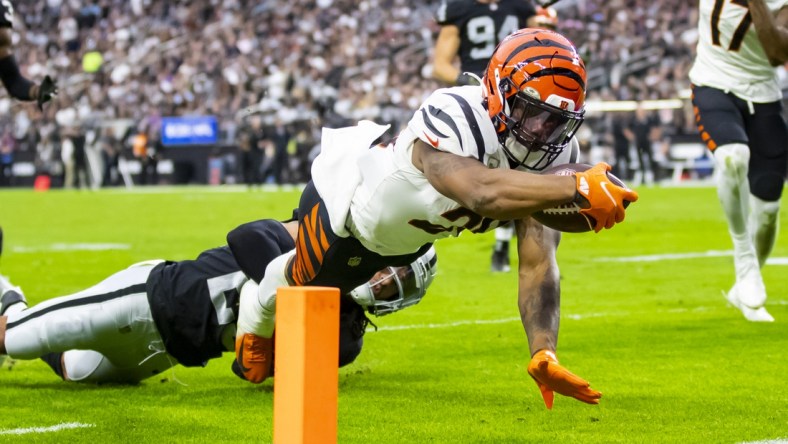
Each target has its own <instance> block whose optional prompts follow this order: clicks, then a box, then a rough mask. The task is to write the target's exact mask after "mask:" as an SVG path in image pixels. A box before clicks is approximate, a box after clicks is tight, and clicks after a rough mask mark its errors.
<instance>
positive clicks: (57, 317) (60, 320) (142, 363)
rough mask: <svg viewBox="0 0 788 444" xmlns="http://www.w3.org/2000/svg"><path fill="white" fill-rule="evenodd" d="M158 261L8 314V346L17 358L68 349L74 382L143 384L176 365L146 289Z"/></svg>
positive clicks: (67, 366)
mask: <svg viewBox="0 0 788 444" xmlns="http://www.w3.org/2000/svg"><path fill="white" fill-rule="evenodd" d="M153 267H154V264H145V265H138V266H132V267H130V268H127V269H125V270H122V271H120V272H118V273H115V274H113V275H112V276H110V277H108V278H107V279H105V280H104V281H102V282H100V283H99V284H97V285H95V286H93V287H91V288H88V289H87V290H83V291H80V292H78V293H75V294H73V295H70V296H63V297H58V298H54V299H50V300H47V301H44V302H42V303H40V304H37V305H35V306H33V307H30V308H28V309H27V310H24V311H22V312H19V313H16V314H12V315H10V316H9V317H8V324H7V330H6V339H5V346H6V350H7V352H8V355H9V356H11V357H13V358H17V359H37V358H39V357H41V356H43V355H45V354H48V353H53V352H54V353H58V352H65V353H64V357H63V364H64V370H65V373H66V375H67V377H68V380H71V381H83V382H111V381H112V382H138V381H141V380H143V379H145V378H148V377H150V376H153V375H155V374H157V373H160V372H162V371H164V370H166V369H168V368H170V367H172V366H174V365H175V364H177V361H176V360H175V358H173V357H172V356H170V355H169V354H167V353H166V351H165V349H164V344H163V342H162V339H161V336H160V335H159V332H158V330H157V329H156V325H155V323H154V321H153V317H152V315H151V311H150V305H149V303H148V297H147V295H146V292H145V282H146V281H147V279H148V275H149V274H150V271H151V269H152V268H153Z"/></svg>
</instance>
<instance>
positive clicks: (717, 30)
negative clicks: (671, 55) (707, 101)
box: [689, 0, 788, 103]
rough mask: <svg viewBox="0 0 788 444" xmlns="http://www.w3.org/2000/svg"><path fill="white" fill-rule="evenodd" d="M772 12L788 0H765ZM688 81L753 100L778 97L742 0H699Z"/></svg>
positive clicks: (771, 69) (773, 72) (773, 73)
mask: <svg viewBox="0 0 788 444" xmlns="http://www.w3.org/2000/svg"><path fill="white" fill-rule="evenodd" d="M765 2H766V6H767V7H768V8H769V10H770V11H772V13H774V12H776V11H778V10H780V9H781V8H782V7H784V6H786V5H788V0H765ZM689 77H690V80H691V81H692V83H693V84H695V85H698V86H710V87H712V88H717V89H721V90H723V91H730V92H732V93H733V94H735V95H736V96H737V97H739V98H741V99H743V100H749V101H752V102H755V103H767V102H774V101H777V100H780V99H782V92H781V91H780V86H779V84H778V81H777V73H776V70H775V68H774V67H772V66H771V65H770V64H769V60H768V58H767V57H766V53H765V52H764V50H763V46H761V42H760V41H759V40H758V35H757V33H756V31H755V27H754V26H753V25H752V17H751V15H750V10H749V8H748V7H747V1H746V0H700V15H699V18H698V46H697V56H696V57H695V63H694V65H693V66H692V69H691V70H690V72H689Z"/></svg>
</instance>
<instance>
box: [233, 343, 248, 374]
mask: <svg viewBox="0 0 788 444" xmlns="http://www.w3.org/2000/svg"><path fill="white" fill-rule="evenodd" d="M244 348H246V347H244V345H243V343H241V349H240V350H238V359H236V361H237V362H238V367H240V368H241V372H243V373H246V372H248V371H249V370H251V368H249V367H244Z"/></svg>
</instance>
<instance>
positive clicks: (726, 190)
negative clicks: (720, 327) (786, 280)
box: [714, 143, 771, 320]
mask: <svg viewBox="0 0 788 444" xmlns="http://www.w3.org/2000/svg"><path fill="white" fill-rule="evenodd" d="M749 161H750V149H749V147H747V145H744V144H741V143H734V144H727V145H721V146H719V147H718V148H717V149H715V150H714V162H715V165H716V180H717V195H718V197H719V199H720V203H721V204H722V208H723V211H724V213H725V217H726V219H727V220H728V231H729V233H730V235H731V239H732V241H733V254H734V256H733V261H734V267H735V270H736V283H735V284H734V286H733V288H731V290H730V292H729V293H728V300H729V301H730V302H731V303H733V304H734V305H736V306H737V307H739V308H740V309H742V311H743V312H744V311H745V308H747V309H749V310H751V311H753V312H754V311H758V310H759V309H762V307H763V304H764V302H766V287H765V286H764V284H763V278H762V277H761V271H760V265H759V263H758V255H757V253H756V250H755V246H754V245H753V241H752V235H751V233H750V230H749V229H748V219H749V213H750V196H751V195H750V185H749V182H748V178H747V173H748V168H749ZM743 307H744V308H743ZM763 311H764V312H765V310H763ZM766 314H767V315H768V313H766ZM744 315H745V317H747V319H749V320H771V319H757V318H758V317H759V316H758V315H757V314H755V313H750V314H749V315H748V313H746V312H745V313H744ZM768 317H769V318H771V316H768Z"/></svg>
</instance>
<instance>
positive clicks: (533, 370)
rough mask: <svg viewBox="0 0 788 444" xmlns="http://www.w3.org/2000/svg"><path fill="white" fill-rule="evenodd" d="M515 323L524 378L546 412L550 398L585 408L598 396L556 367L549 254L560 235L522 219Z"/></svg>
mask: <svg viewBox="0 0 788 444" xmlns="http://www.w3.org/2000/svg"><path fill="white" fill-rule="evenodd" d="M517 240H518V256H519V297H518V306H519V308H520V318H521V320H522V323H523V327H524V328H525V333H526V335H527V336H528V347H529V350H530V352H531V360H530V362H529V364H528V374H529V375H531V377H532V378H533V379H534V381H535V382H536V385H537V386H538V387H539V391H540V392H541V394H542V397H543V399H544V402H545V405H546V406H547V408H548V409H551V408H552V407H553V398H554V392H558V393H559V394H562V395H564V396H571V397H573V398H575V399H578V400H580V401H583V402H586V403H589V404H598V403H599V398H600V397H601V396H602V394H601V393H600V392H598V391H596V390H593V389H591V388H590V384H589V383H588V382H587V381H585V380H584V379H582V378H580V377H578V376H577V375H575V374H573V373H572V372H570V371H569V370H567V369H566V368H564V367H563V366H561V365H560V364H559V363H558V359H557V358H556V356H555V350H556V345H557V343H558V324H559V313H560V284H559V271H558V264H557V262H556V259H555V252H556V249H557V248H558V242H559V240H560V233H558V232H557V231H554V230H552V229H550V228H547V227H545V226H543V225H541V224H539V223H538V222H536V221H535V220H533V219H531V218H528V219H525V220H522V221H518V223H517Z"/></svg>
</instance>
